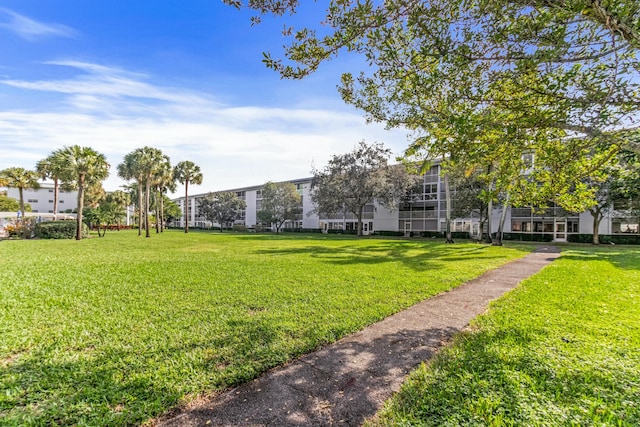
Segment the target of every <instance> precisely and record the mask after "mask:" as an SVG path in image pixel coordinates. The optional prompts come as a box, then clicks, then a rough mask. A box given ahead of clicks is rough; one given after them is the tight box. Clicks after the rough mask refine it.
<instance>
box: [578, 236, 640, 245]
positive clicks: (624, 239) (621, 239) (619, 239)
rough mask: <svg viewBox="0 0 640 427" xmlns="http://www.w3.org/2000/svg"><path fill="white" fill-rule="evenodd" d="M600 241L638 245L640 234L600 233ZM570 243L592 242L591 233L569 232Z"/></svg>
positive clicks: (639, 243)
mask: <svg viewBox="0 0 640 427" xmlns="http://www.w3.org/2000/svg"><path fill="white" fill-rule="evenodd" d="M599 238H600V243H607V244H611V243H614V244H616V245H640V234H600V236H599ZM567 240H568V241H569V242H571V243H593V234H569V235H567Z"/></svg>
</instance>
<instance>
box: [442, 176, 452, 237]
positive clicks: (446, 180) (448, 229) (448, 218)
mask: <svg viewBox="0 0 640 427" xmlns="http://www.w3.org/2000/svg"><path fill="white" fill-rule="evenodd" d="M444 194H445V216H446V227H445V237H446V243H453V238H452V237H451V189H450V188H449V174H448V173H445V174H444Z"/></svg>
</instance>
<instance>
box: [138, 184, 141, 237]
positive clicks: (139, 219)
mask: <svg viewBox="0 0 640 427" xmlns="http://www.w3.org/2000/svg"><path fill="white" fill-rule="evenodd" d="M138 236H142V182H140V181H138Z"/></svg>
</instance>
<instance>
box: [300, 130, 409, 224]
mask: <svg viewBox="0 0 640 427" xmlns="http://www.w3.org/2000/svg"><path fill="white" fill-rule="evenodd" d="M390 155H391V151H390V150H389V149H386V148H384V146H383V145H382V144H380V143H376V144H372V145H367V144H366V143H365V142H364V141H361V142H360V143H359V144H358V145H357V146H355V147H354V149H353V150H352V151H350V152H348V153H345V154H338V155H334V156H333V157H332V158H331V159H330V160H329V162H328V163H327V165H326V166H325V167H324V168H323V169H321V170H313V182H312V191H311V199H312V200H313V202H314V204H315V205H316V211H317V212H320V213H323V214H327V215H334V214H336V213H340V212H351V213H353V214H354V215H355V216H356V218H357V220H358V235H362V218H363V213H364V207H365V205H367V204H368V203H374V202H378V203H380V204H382V205H384V206H386V207H388V208H392V207H394V206H395V205H396V204H397V203H398V202H399V201H400V200H401V199H402V197H404V196H405V195H406V193H407V191H409V189H410V188H411V187H412V186H413V185H414V184H415V182H416V180H417V176H415V175H410V174H409V173H408V172H407V170H406V168H405V167H404V166H403V165H389V164H388V159H389V156H390Z"/></svg>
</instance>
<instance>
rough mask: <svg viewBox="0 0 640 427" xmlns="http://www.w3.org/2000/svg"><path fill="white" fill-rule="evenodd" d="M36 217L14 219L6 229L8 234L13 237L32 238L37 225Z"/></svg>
mask: <svg viewBox="0 0 640 427" xmlns="http://www.w3.org/2000/svg"><path fill="white" fill-rule="evenodd" d="M35 223H36V219H35V218H24V219H13V220H11V222H10V223H9V224H7V225H6V226H5V227H4V229H5V231H6V232H7V236H8V237H9V238H12V239H22V238H26V239H30V238H32V237H33V228H34V226H35Z"/></svg>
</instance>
